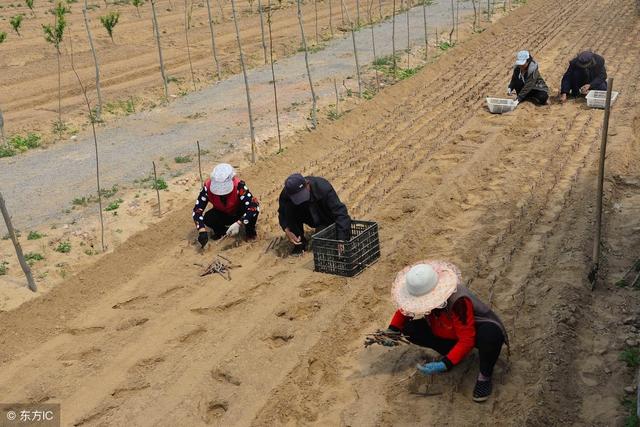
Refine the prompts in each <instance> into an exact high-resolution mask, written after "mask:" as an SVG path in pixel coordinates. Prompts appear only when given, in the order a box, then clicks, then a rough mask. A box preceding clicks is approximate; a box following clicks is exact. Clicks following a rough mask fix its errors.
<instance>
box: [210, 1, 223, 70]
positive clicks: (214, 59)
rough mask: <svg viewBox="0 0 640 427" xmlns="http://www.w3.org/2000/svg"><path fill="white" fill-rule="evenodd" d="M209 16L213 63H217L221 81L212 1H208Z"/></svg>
mask: <svg viewBox="0 0 640 427" xmlns="http://www.w3.org/2000/svg"><path fill="white" fill-rule="evenodd" d="M207 14H208V16H209V32H210V33H211V50H212V51H213V62H215V63H216V76H217V77H218V80H220V61H218V52H217V50H216V36H215V32H214V31H213V18H212V16H211V0H207Z"/></svg>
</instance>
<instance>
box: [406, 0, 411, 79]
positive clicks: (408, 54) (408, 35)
mask: <svg viewBox="0 0 640 427" xmlns="http://www.w3.org/2000/svg"><path fill="white" fill-rule="evenodd" d="M410 10H411V0H407V12H406V17H407V68H409V67H410V65H411V62H410V61H411V27H410V25H409V24H410V22H409V11H410Z"/></svg>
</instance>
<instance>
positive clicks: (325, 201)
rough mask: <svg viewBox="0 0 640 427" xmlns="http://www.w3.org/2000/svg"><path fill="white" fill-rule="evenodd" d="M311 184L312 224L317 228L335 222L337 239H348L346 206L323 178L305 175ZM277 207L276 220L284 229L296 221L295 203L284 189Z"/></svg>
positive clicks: (310, 209) (349, 234)
mask: <svg viewBox="0 0 640 427" xmlns="http://www.w3.org/2000/svg"><path fill="white" fill-rule="evenodd" d="M306 179H307V181H308V182H309V184H310V186H311V198H310V199H309V202H308V203H309V204H308V206H309V212H310V214H311V217H312V218H313V222H314V224H315V225H316V226H317V227H318V228H324V227H328V226H329V225H331V224H333V223H334V222H335V223H336V229H337V231H338V235H337V239H338V240H349V238H350V236H351V218H350V217H349V213H348V212H347V207H346V206H345V205H344V203H342V202H341V201H340V199H339V198H338V195H337V194H336V191H335V190H334V189H333V186H331V184H330V183H329V181H327V180H326V179H324V178H320V177H317V176H307V177H306ZM279 205H280V206H279V208H278V220H279V221H280V227H282V229H283V230H284V229H285V228H287V227H289V224H293V223H296V222H298V221H296V218H295V212H296V205H294V204H293V202H292V201H291V199H290V198H289V196H287V194H286V193H285V191H284V189H283V190H282V192H281V193H280V199H279Z"/></svg>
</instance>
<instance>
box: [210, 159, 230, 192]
mask: <svg viewBox="0 0 640 427" xmlns="http://www.w3.org/2000/svg"><path fill="white" fill-rule="evenodd" d="M234 176H236V171H235V170H234V169H233V166H231V165H230V164H228V163H220V164H219V165H217V166H216V167H215V168H213V171H212V172H211V187H210V190H211V192H212V193H213V194H215V195H216V196H226V195H227V194H229V193H231V191H233V177H234Z"/></svg>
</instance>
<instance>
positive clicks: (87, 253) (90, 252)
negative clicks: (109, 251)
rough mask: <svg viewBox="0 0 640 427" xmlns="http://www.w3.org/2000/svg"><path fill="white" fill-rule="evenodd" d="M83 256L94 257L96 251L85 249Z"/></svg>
mask: <svg viewBox="0 0 640 427" xmlns="http://www.w3.org/2000/svg"><path fill="white" fill-rule="evenodd" d="M84 254H85V255H89V256H91V255H95V254H97V252H96V251H94V250H93V249H85V250H84Z"/></svg>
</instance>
